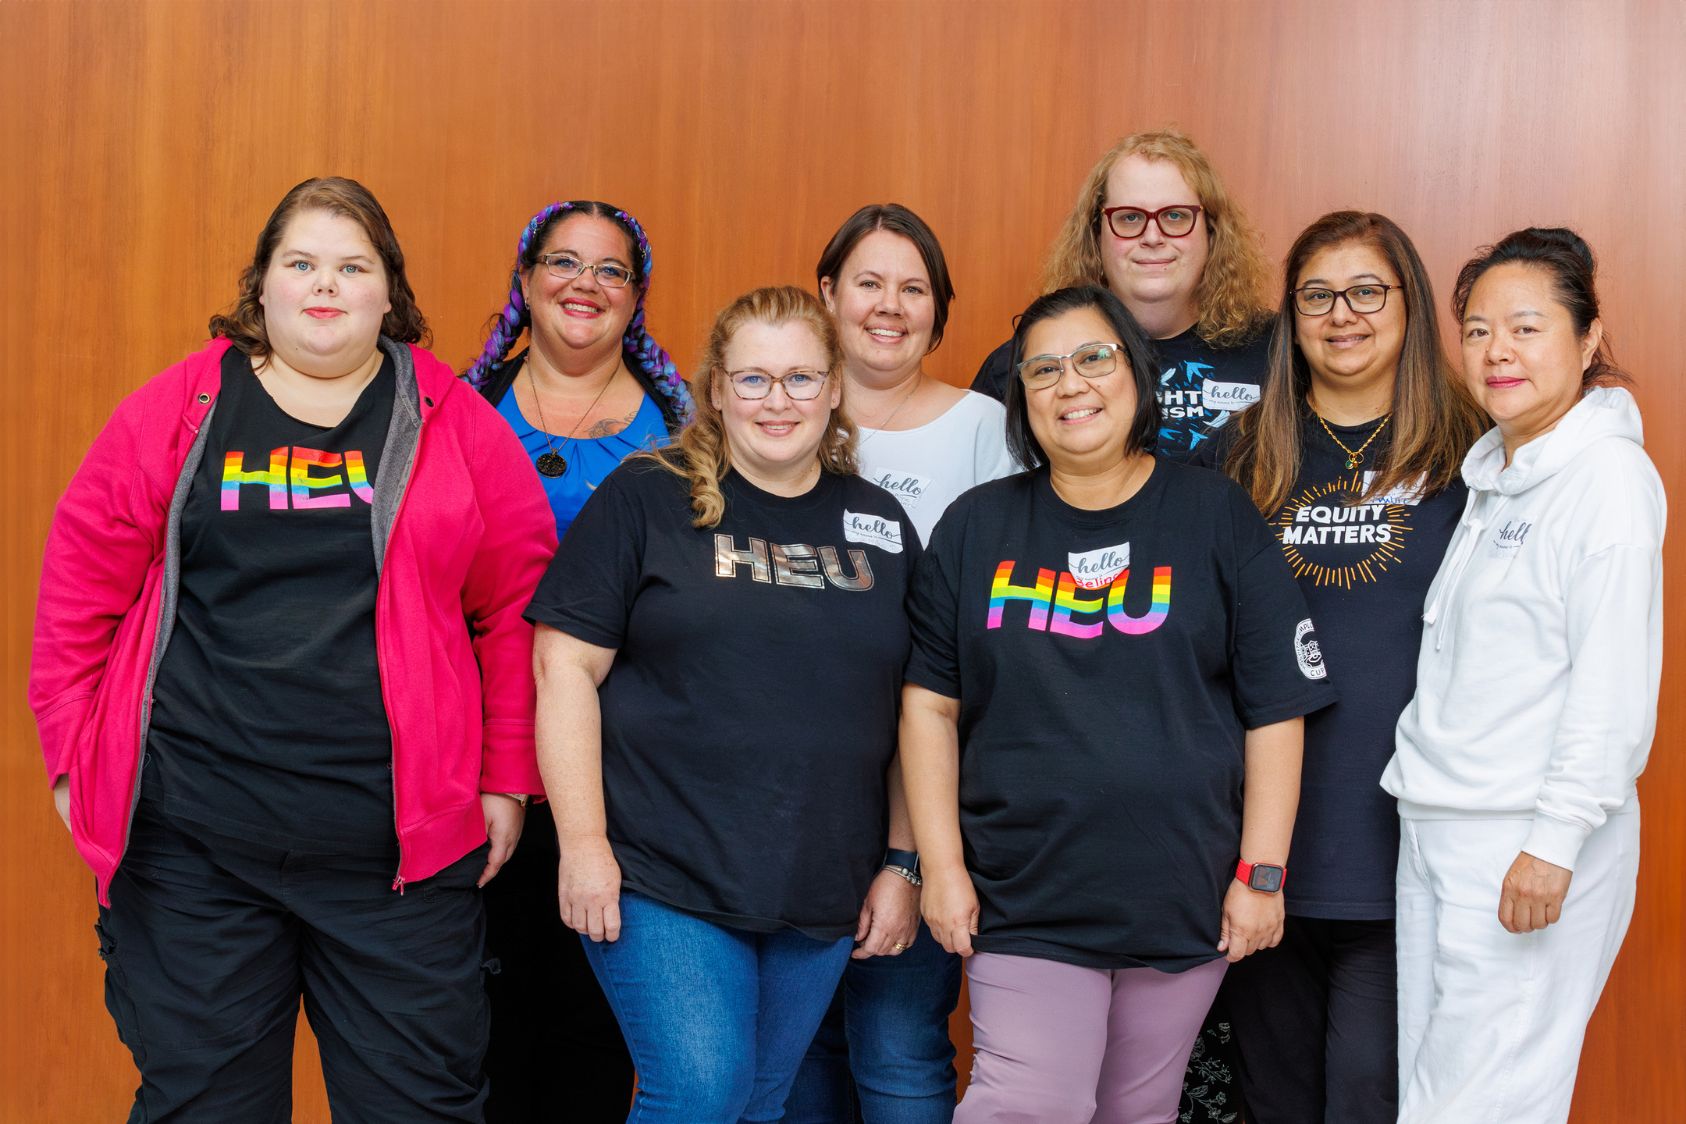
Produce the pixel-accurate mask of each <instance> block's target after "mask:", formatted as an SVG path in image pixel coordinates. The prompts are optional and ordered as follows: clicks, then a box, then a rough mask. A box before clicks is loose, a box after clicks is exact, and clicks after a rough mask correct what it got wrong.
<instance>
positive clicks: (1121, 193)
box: [1099, 155, 1211, 331]
mask: <svg viewBox="0 0 1686 1124" xmlns="http://www.w3.org/2000/svg"><path fill="white" fill-rule="evenodd" d="M1178 203H1183V204H1192V205H1195V206H1199V205H1200V203H1201V200H1200V198H1199V196H1197V195H1196V194H1195V192H1194V189H1193V188H1192V187H1190V186H1189V185H1188V181H1187V180H1185V179H1184V178H1183V174H1182V170H1181V169H1180V168H1178V167H1177V165H1176V164H1175V163H1173V162H1172V161H1170V160H1149V159H1148V158H1147V157H1145V156H1137V155H1130V156H1126V157H1124V158H1123V159H1122V160H1119V161H1118V162H1117V163H1116V164H1114V165H1113V166H1112V171H1111V172H1109V173H1107V177H1106V193H1105V195H1104V196H1103V197H1102V202H1101V206H1102V207H1126V206H1127V207H1140V208H1142V209H1143V210H1147V211H1157V210H1159V209H1160V208H1161V207H1169V206H1172V205H1174V204H1178ZM1099 237H1100V249H1101V268H1102V269H1103V270H1104V271H1105V272H1106V284H1107V288H1109V289H1111V290H1112V291H1113V292H1114V293H1115V294H1117V296H1118V299H1119V300H1122V301H1123V302H1124V306H1125V307H1126V308H1128V309H1129V310H1130V312H1131V313H1132V314H1133V315H1134V316H1136V318H1137V319H1151V320H1153V321H1166V322H1174V323H1177V324H1181V325H1183V327H1187V326H1188V325H1189V324H1193V323H1194V322H1195V321H1196V320H1197V319H1199V317H1200V306H1199V302H1198V301H1197V300H1196V298H1195V291H1196V290H1197V289H1198V288H1199V286H1200V277H1201V274H1203V273H1204V272H1205V270H1206V257H1207V254H1208V253H1209V251H1210V248H1211V244H1210V236H1209V235H1208V233H1207V230H1206V213H1205V212H1204V211H1202V212H1201V213H1200V217H1199V219H1198V220H1197V221H1196V222H1195V224H1194V229H1193V230H1192V231H1190V232H1189V233H1188V234H1186V235H1184V236H1183V237H1181V238H1167V237H1165V234H1164V232H1163V231H1161V230H1160V229H1159V224H1158V223H1157V222H1150V223H1148V224H1147V229H1146V230H1144V231H1143V232H1142V234H1141V237H1139V238H1120V237H1118V236H1117V235H1116V234H1114V233H1113V232H1112V229H1111V228H1110V227H1109V226H1108V225H1107V224H1106V223H1105V222H1104V221H1103V222H1102V223H1101V229H1100V234H1099ZM1152 309H1159V310H1160V311H1161V313H1164V312H1166V311H1167V310H1169V311H1174V313H1175V315H1170V316H1168V315H1164V314H1162V315H1153V316H1149V315H1148V313H1149V311H1150V310H1152ZM1177 330H1178V331H1181V330H1182V329H1181V328H1179V329H1177Z"/></svg>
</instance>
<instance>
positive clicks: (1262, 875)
mask: <svg viewBox="0 0 1686 1124" xmlns="http://www.w3.org/2000/svg"><path fill="white" fill-rule="evenodd" d="M1235 877H1236V878H1237V879H1239V880H1240V881H1242V882H1244V883H1246V885H1247V888H1248V889H1249V890H1257V891H1259V892H1260V893H1261V894H1279V893H1281V892H1282V887H1283V886H1285V885H1287V883H1288V868H1287V867H1285V866H1276V865H1274V864H1272V863H1250V862H1237V863H1236V864H1235Z"/></svg>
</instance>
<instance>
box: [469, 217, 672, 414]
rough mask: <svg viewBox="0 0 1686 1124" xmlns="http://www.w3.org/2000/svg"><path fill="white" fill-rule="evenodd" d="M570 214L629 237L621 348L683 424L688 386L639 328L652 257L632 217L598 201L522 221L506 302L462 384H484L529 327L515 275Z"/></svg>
mask: <svg viewBox="0 0 1686 1124" xmlns="http://www.w3.org/2000/svg"><path fill="white" fill-rule="evenodd" d="M570 211H578V212H580V213H581V214H591V215H602V216H603V217H604V218H608V219H610V220H611V221H613V222H614V223H616V224H617V225H619V226H620V227H621V228H622V229H624V230H625V231H626V232H627V233H628V234H630V235H631V236H632V241H633V246H634V248H635V252H636V253H637V256H638V276H637V278H636V281H637V284H638V307H637V309H636V310H635V311H634V312H633V314H632V320H631V321H630V322H629V323H628V324H627V326H626V334H625V335H623V336H622V337H621V347H622V349H623V350H625V352H626V353H627V354H628V355H629V356H631V357H632V359H633V360H634V361H635V362H636V363H637V364H638V366H639V369H640V370H642V371H643V372H644V374H645V375H647V376H648V377H649V379H650V382H651V383H652V384H653V385H654V386H655V388H656V389H657V390H658V391H659V392H661V394H662V396H663V397H664V398H666V399H667V402H668V406H669V409H670V411H671V412H672V414H673V416H674V417H675V418H677V419H678V421H679V423H680V424H681V425H683V424H685V423H686V422H689V421H690V420H691V418H692V416H693V414H694V413H695V407H694V406H693V404H692V402H691V390H690V387H688V386H686V385H685V380H684V379H683V378H681V377H680V375H679V369H678V368H677V367H675V366H674V365H673V357H672V356H670V355H669V354H668V353H667V351H666V349H665V348H663V347H662V345H661V344H659V343H657V342H656V341H655V338H654V337H653V336H651V335H650V333H649V331H648V330H647V329H646V328H645V327H644V298H645V297H647V296H648V295H649V293H650V271H651V269H652V268H653V266H654V259H653V258H652V257H651V255H650V239H649V237H648V236H647V235H646V234H645V233H644V228H643V227H642V226H641V225H639V222H638V220H637V219H635V218H633V217H632V216H631V215H629V214H627V213H626V212H625V211H622V210H618V209H616V208H614V207H610V206H608V205H607V204H604V203H592V202H585V201H582V200H573V199H570V200H568V201H567V202H565V203H552V204H550V205H549V206H547V207H545V208H544V209H543V210H541V211H540V212H539V213H538V214H536V215H534V216H533V217H532V219H531V220H530V221H529V222H528V223H527V226H526V228H525V229H523V230H522V231H521V241H520V243H519V244H518V245H517V246H516V248H515V269H514V271H513V272H512V273H511V274H510V279H509V301H508V303H506V304H505V305H504V306H503V311H502V312H501V313H499V314H498V317H497V321H496V323H494V324H493V325H492V330H491V333H490V334H489V335H488V336H487V338H486V347H485V350H483V351H482V352H481V353H480V358H478V359H476V360H475V361H474V365H473V366H471V367H470V368H469V369H468V381H469V382H471V383H473V384H474V385H475V386H477V387H478V386H484V385H485V383H486V380H487V379H488V378H490V377H491V374H492V371H493V369H494V368H496V367H497V366H498V365H499V364H501V363H502V362H503V361H504V359H505V358H507V357H508V355H509V349H510V348H512V347H514V346H515V341H516V340H518V339H520V338H521V333H522V332H523V331H525V330H526V329H527V328H528V327H529V326H530V325H531V322H532V318H531V316H529V314H528V312H527V302H526V299H525V298H524V297H523V296H522V295H521V271H522V270H523V269H526V268H530V267H531V266H532V264H533V261H534V260H535V259H536V256H537V254H538V247H539V246H540V245H541V244H542V242H543V239H544V233H545V231H546V230H548V229H549V228H550V224H551V223H552V222H554V221H556V220H557V219H558V218H560V217H561V216H563V215H565V214H567V213H568V212H570Z"/></svg>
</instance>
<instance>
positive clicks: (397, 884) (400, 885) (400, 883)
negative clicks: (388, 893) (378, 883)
mask: <svg viewBox="0 0 1686 1124" xmlns="http://www.w3.org/2000/svg"><path fill="white" fill-rule="evenodd" d="M392 888H393V889H394V890H397V891H398V896H399V897H403V896H404V879H403V878H402V877H399V878H394V879H393V880H392Z"/></svg>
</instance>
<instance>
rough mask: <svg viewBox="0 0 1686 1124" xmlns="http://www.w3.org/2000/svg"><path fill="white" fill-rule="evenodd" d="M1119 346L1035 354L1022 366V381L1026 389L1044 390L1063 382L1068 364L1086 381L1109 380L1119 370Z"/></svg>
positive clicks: (1086, 346)
mask: <svg viewBox="0 0 1686 1124" xmlns="http://www.w3.org/2000/svg"><path fill="white" fill-rule="evenodd" d="M1119 351H1120V348H1119V345H1118V344H1115V343H1086V344H1084V345H1083V346H1082V347H1080V348H1078V349H1077V350H1076V351H1073V352H1070V353H1068V354H1066V355H1032V356H1031V357H1030V358H1029V359H1026V360H1025V361H1024V362H1022V363H1020V364H1019V378H1020V379H1022V380H1023V381H1024V386H1025V389H1026V390H1042V389H1044V388H1046V387H1050V386H1053V385H1054V384H1055V383H1057V382H1059V381H1060V375H1061V374H1062V373H1064V371H1065V365H1066V363H1068V362H1069V363H1070V364H1071V369H1072V370H1074V371H1076V372H1077V373H1078V374H1080V375H1082V376H1083V377H1084V378H1086V379H1099V378H1105V377H1106V376H1107V375H1110V374H1112V372H1114V371H1116V370H1117V369H1118V352H1119Z"/></svg>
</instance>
